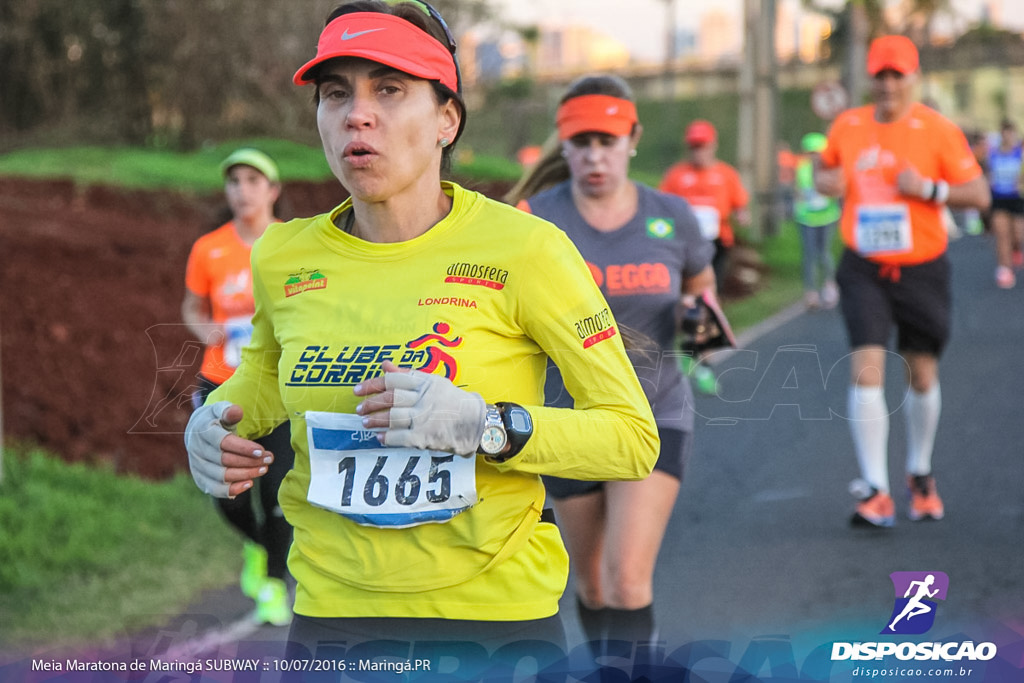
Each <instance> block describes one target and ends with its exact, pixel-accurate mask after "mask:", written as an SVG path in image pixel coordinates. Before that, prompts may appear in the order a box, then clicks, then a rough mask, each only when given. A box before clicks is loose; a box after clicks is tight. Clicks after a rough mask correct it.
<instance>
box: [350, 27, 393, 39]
mask: <svg viewBox="0 0 1024 683" xmlns="http://www.w3.org/2000/svg"><path fill="white" fill-rule="evenodd" d="M383 30H384V29H383V28H368V29H366V30H365V31H356V32H355V33H349V32H348V29H345V31H344V32H343V33H342V34H341V39H342V40H352V39H353V38H358V37H359V36H361V35H363V34H364V33H373V32H374V31H383Z"/></svg>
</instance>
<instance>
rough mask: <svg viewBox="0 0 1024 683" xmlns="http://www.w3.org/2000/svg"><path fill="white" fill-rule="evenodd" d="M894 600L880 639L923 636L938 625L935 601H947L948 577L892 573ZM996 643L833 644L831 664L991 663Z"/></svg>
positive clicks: (934, 573)
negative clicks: (891, 661)
mask: <svg viewBox="0 0 1024 683" xmlns="http://www.w3.org/2000/svg"><path fill="white" fill-rule="evenodd" d="M889 578H890V579H891V580H892V585H893V590H894V592H895V599H894V601H893V607H892V614H890V615H889V620H888V621H887V622H886V626H885V628H884V629H882V630H881V632H880V634H881V635H920V634H922V633H927V632H928V631H929V630H930V629H931V628H932V626H933V625H934V624H935V614H936V612H937V610H938V603H937V602H935V601H936V600H945V599H946V592H947V591H948V590H949V577H948V576H947V575H946V574H945V573H944V572H936V571H930V572H893V573H892V574H890V575H889ZM996 653H997V649H996V646H995V644H994V643H987V642H986V643H974V642H973V641H970V640H967V641H962V642H961V641H949V642H923V643H915V642H902V643H899V642H853V643H832V661H842V660H859V661H863V660H881V659H883V658H885V657H896V659H899V660H902V661H906V660H918V661H927V660H932V661H937V660H942V661H946V662H951V661H959V660H968V661H988V660H990V659H992V658H994V657H995V656H996Z"/></svg>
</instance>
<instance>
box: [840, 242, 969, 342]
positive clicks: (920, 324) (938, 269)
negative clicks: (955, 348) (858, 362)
mask: <svg viewBox="0 0 1024 683" xmlns="http://www.w3.org/2000/svg"><path fill="white" fill-rule="evenodd" d="M950 273H951V269H950V263H949V259H948V258H947V257H946V255H945V254H943V255H942V256H940V257H939V258H937V259H935V260H934V261H926V262H925V263H920V264H917V265H913V266H898V267H893V266H880V265H879V264H877V263H874V262H872V261H869V260H867V259H865V258H863V257H862V256H859V255H857V254H855V253H854V252H852V251H850V250H849V249H847V250H845V251H844V252H843V257H842V259H841V260H840V262H839V269H838V271H837V272H836V282H837V283H838V284H839V290H840V293H841V296H840V299H839V301H840V304H841V305H842V311H843V320H844V321H845V322H846V333H847V335H848V337H849V340H850V346H851V347H852V348H857V347H860V346H872V345H874V346H888V344H889V339H890V335H891V334H892V328H893V325H894V324H895V326H896V331H897V342H896V348H897V349H898V350H899V351H916V352H919V353H929V354H932V355H934V356H936V357H938V356H940V355H941V354H942V350H943V349H944V348H945V346H946V342H947V341H948V340H949V332H950V315H951V309H952V293H951V287H950Z"/></svg>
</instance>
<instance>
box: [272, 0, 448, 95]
mask: <svg viewBox="0 0 1024 683" xmlns="http://www.w3.org/2000/svg"><path fill="white" fill-rule="evenodd" d="M336 57H362V58H363V59H369V60H371V61H374V62H378V63H380V64H384V65H386V66H390V67H393V68H395V69H398V70H399V71H403V72H405V73H407V74H409V75H410V76H416V77H417V78H424V79H426V80H429V81H440V82H441V83H442V84H443V85H446V86H448V87H449V88H450V89H451V90H452V91H453V92H457V91H458V86H459V81H458V74H457V71H456V69H455V58H454V57H453V56H452V53H451V52H449V51H448V48H446V47H445V46H444V45H442V44H441V43H440V42H438V41H437V40H435V39H434V38H433V36H431V35H429V34H428V33H425V32H424V31H422V30H421V29H419V28H417V27H416V26H415V25H413V24H411V23H409V22H408V21H406V20H405V19H401V18H399V17H396V16H393V15H391V14H382V13H380V12H353V13H352V14H343V15H342V16H340V17H338V18H337V19H335V20H334V21H332V22H331V23H329V24H327V26H326V27H325V28H324V30H323V32H322V33H321V34H320V40H319V42H318V43H317V46H316V57H314V58H313V59H311V60H310V61H308V62H306V63H305V64H303V65H302V67H301V68H300V69H299V70H298V71H296V72H295V75H294V76H293V77H292V81H293V82H294V83H295V85H305V84H306V83H312V82H314V78H313V77H312V74H311V73H310V72H311V71H312V70H313V67H315V66H319V65H320V64H322V63H323V62H326V61H327V60H329V59H334V58H336Z"/></svg>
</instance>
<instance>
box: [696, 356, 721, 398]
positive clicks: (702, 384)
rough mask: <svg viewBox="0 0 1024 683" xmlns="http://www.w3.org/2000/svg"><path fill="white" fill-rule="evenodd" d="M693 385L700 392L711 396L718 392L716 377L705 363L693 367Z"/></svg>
mask: <svg viewBox="0 0 1024 683" xmlns="http://www.w3.org/2000/svg"><path fill="white" fill-rule="evenodd" d="M692 377H693V386H694V388H696V389H697V391H699V392H700V393H702V394H708V395H710V396H713V395H714V394H716V393H717V392H718V379H717V378H716V377H715V373H714V372H713V371H712V370H711V368H709V367H708V366H706V365H700V364H699V363H698V364H697V365H695V366H694V367H693V375H692Z"/></svg>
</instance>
